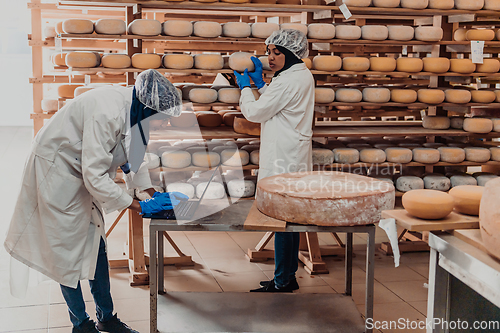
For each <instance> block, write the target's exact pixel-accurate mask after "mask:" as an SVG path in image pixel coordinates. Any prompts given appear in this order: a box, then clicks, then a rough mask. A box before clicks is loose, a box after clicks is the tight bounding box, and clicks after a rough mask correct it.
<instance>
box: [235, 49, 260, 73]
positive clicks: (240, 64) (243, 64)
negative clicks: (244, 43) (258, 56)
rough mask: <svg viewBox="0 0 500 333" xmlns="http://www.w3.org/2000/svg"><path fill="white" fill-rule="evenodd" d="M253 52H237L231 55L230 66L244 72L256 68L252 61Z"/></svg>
mask: <svg viewBox="0 0 500 333" xmlns="http://www.w3.org/2000/svg"><path fill="white" fill-rule="evenodd" d="M252 56H253V54H251V53H248V52H235V53H233V54H231V56H230V57H229V67H230V68H231V69H232V70H235V71H237V72H244V71H245V69H248V71H249V72H253V71H254V70H255V65H254V63H253V61H252V59H251V58H252Z"/></svg>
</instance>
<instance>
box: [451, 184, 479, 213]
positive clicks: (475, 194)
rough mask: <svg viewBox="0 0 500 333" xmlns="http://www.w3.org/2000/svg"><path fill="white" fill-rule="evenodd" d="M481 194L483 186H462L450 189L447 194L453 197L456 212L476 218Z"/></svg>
mask: <svg viewBox="0 0 500 333" xmlns="http://www.w3.org/2000/svg"><path fill="white" fill-rule="evenodd" d="M483 192H484V187H483V186H473V185H462V186H456V187H454V188H452V189H451V190H450V192H448V193H449V194H450V195H451V196H452V197H453V201H454V207H455V210H456V211H457V212H459V213H461V214H466V215H474V216H478V215H479V205H480V203H481V198H482V196H483Z"/></svg>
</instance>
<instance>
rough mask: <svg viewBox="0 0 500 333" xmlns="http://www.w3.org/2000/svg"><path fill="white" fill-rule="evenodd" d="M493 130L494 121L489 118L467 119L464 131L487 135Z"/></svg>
mask: <svg viewBox="0 0 500 333" xmlns="http://www.w3.org/2000/svg"><path fill="white" fill-rule="evenodd" d="M492 130H493V121H492V120H491V119H487V118H465V119H464V131H466V132H470V133H479V134H486V133H489V132H491V131H492Z"/></svg>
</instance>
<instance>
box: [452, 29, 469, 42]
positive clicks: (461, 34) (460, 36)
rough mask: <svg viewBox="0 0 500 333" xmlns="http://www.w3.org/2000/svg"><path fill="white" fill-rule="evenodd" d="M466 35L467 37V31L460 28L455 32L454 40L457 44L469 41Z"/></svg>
mask: <svg viewBox="0 0 500 333" xmlns="http://www.w3.org/2000/svg"><path fill="white" fill-rule="evenodd" d="M466 35H467V29H465V28H459V29H457V30H455V32H454V33H453V40H456V41H457V42H463V41H466V40H467V38H466Z"/></svg>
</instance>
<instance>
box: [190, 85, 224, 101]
mask: <svg viewBox="0 0 500 333" xmlns="http://www.w3.org/2000/svg"><path fill="white" fill-rule="evenodd" d="M189 100H190V101H191V102H193V103H214V102H215V101H216V100H217V90H214V89H207V88H194V89H191V90H190V91H189Z"/></svg>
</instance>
